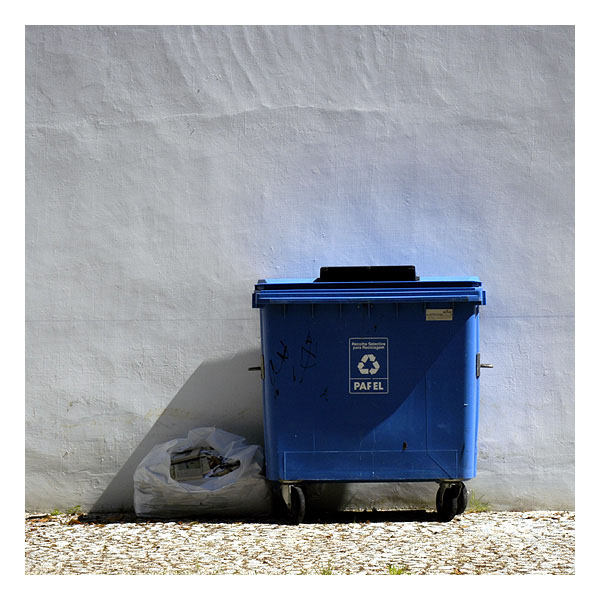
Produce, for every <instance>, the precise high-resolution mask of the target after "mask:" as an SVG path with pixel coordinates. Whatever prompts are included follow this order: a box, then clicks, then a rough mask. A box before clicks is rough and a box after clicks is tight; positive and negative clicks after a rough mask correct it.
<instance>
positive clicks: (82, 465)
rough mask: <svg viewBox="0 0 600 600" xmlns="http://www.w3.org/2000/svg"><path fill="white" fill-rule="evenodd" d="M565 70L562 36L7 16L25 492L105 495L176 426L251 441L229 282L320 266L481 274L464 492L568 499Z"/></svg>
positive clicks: (349, 496) (60, 498)
mask: <svg viewBox="0 0 600 600" xmlns="http://www.w3.org/2000/svg"><path fill="white" fill-rule="evenodd" d="M573 62H574V29H573V28H571V27H531V28H525V27H247V28H240V27H225V28H217V27H214V28H211V27H193V28H192V27H29V28H28V29H27V33H26V69H27V72H26V95H27V123H26V137H27V152H26V175H27V183H26V186H27V188H26V190H27V202H26V211H27V213H26V229H27V231H26V235H27V240H26V243H27V245H26V259H27V264H26V280H27V290H26V303H27V306H26V311H27V328H26V332H27V339H26V349H27V357H26V358H27V361H26V371H27V383H26V394H27V402H26V469H27V475H26V504H27V508H28V509H30V510H40V509H41V510H46V509H51V508H54V507H59V508H64V507H68V506H73V505H76V504H80V505H81V506H82V507H83V508H84V509H95V510H109V509H120V508H124V509H128V508H129V509H130V508H131V506H132V475H133V471H134V469H135V467H136V466H137V464H138V462H139V461H140V460H141V458H142V457H143V456H144V455H145V454H146V453H147V452H148V450H149V449H150V448H151V447H152V446H153V445H154V444H156V443H159V442H162V441H165V440H168V439H172V438H174V437H178V436H180V435H183V434H185V433H186V432H187V431H188V429H190V428H191V427H196V426H202V425H214V426H217V427H220V428H223V429H226V430H229V431H232V432H235V433H238V434H241V435H245V436H246V437H247V439H248V440H249V441H250V442H252V443H262V408H261V391H260V379H259V377H258V376H257V374H256V373H249V372H248V371H247V370H246V369H247V367H249V366H253V365H256V364H258V362H257V361H258V356H259V329H258V311H256V310H253V309H252V308H251V298H250V295H251V292H252V288H253V284H254V283H255V282H256V280H257V279H259V278H261V277H286V276H289V277H313V276H317V274H318V269H319V266H321V265H324V264H415V265H416V266H417V269H418V272H419V273H420V274H421V275H422V276H434V275H456V276H462V275H471V274H472V275H477V276H480V277H481V278H482V280H483V281H484V283H485V288H486V289H487V291H488V300H489V304H488V306H487V307H485V308H484V309H483V310H482V319H481V345H482V357H483V360H484V361H486V362H492V363H494V364H495V369H493V370H491V371H484V372H483V373H482V385H481V413H480V444H479V450H480V455H479V475H478V477H477V478H476V479H475V480H474V481H473V482H471V485H470V487H471V488H472V489H473V490H475V493H476V494H477V495H483V496H484V497H485V499H487V500H488V501H490V502H491V503H492V505H493V506H496V507H499V508H555V509H558V508H572V507H573V504H574V493H573V484H574V482H573V479H574V475H573V471H574V468H573V462H574V393H573V392H574V390H573V387H574V380H573V370H574V334H573V329H574V173H573V171H574V140H573V137H574V123H573V121H574V115H573V102H574V65H573ZM432 486H433V487H432ZM325 493H326V494H330V496H331V497H332V498H335V499H336V501H338V503H339V505H340V506H346V507H370V506H378V507H385V506H397V505H399V506H406V505H418V504H420V503H427V504H428V505H429V506H432V505H433V494H434V493H435V485H434V484H421V485H416V484H410V485H405V486H398V485H374V486H364V485H363V486H362V487H357V486H345V487H344V486H334V487H332V488H329V489H328V490H327V489H326V490H325ZM325 497H327V496H325Z"/></svg>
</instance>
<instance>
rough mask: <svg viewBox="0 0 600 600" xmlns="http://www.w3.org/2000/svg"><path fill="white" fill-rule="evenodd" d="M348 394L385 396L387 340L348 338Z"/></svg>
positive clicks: (387, 371)
mask: <svg viewBox="0 0 600 600" xmlns="http://www.w3.org/2000/svg"><path fill="white" fill-rule="evenodd" d="M348 354H349V361H348V368H349V377H348V379H349V392H350V393H351V394H387V393H388V388H389V370H388V362H389V361H388V338H382V337H378V338H349V340H348Z"/></svg>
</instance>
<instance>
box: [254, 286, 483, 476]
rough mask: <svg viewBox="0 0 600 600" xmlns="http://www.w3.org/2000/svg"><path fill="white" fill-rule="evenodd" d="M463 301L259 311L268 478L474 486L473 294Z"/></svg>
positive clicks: (279, 306) (273, 306) (278, 306)
mask: <svg viewBox="0 0 600 600" xmlns="http://www.w3.org/2000/svg"><path fill="white" fill-rule="evenodd" d="M288 282H289V280H288ZM289 285H290V286H291V287H293V285H294V284H293V282H290V283H289ZM449 287H450V288H451V287H452V286H448V285H446V286H445V289H446V290H447V289H448V288H449ZM451 293H452V294H454V295H456V294H458V295H459V296H460V292H457V291H456V290H453V291H452V292H451ZM464 296H465V295H464V294H463V295H462V296H460V297H464ZM306 297H308V296H306ZM470 297H471V300H463V301H456V302H454V301H447V297H438V298H436V299H435V300H434V301H431V296H429V295H428V296H426V297H425V300H424V301H420V302H416V301H414V300H413V301H411V302H407V301H404V299H403V300H400V301H399V302H394V301H393V298H392V300H390V299H389V298H388V300H387V301H386V302H347V301H346V298H344V299H343V300H342V301H341V302H338V303H335V302H330V301H326V302H322V303H319V302H314V303H312V302H291V303H286V302H265V303H264V304H262V305H261V311H260V312H261V336H262V346H263V356H264V371H265V372H264V382H263V402H264V422H265V459H266V474H267V478H268V479H271V480H279V481H296V480H317V481H427V480H435V479H470V478H472V477H474V476H475V468H476V443H477V439H476V436H477V418H478V392H479V390H478V380H477V378H476V354H477V351H478V318H479V314H478V313H479V308H478V304H480V303H482V302H481V300H482V296H481V295H480V296H479V297H475V296H473V295H472V294H471V296H470ZM483 299H484V298H483Z"/></svg>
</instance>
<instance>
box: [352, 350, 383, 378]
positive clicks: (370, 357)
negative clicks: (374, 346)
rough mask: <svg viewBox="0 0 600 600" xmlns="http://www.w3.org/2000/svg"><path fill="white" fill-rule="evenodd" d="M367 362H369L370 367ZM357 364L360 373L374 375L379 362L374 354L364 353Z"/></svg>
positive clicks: (377, 369)
mask: <svg viewBox="0 0 600 600" xmlns="http://www.w3.org/2000/svg"><path fill="white" fill-rule="evenodd" d="M369 363H371V367H370V368H369ZM357 366H358V370H359V371H360V374H361V375H375V373H377V371H379V363H378V362H377V359H376V358H375V355H374V354H365V355H364V356H363V357H362V358H361V359H360V362H359V363H358V365H357Z"/></svg>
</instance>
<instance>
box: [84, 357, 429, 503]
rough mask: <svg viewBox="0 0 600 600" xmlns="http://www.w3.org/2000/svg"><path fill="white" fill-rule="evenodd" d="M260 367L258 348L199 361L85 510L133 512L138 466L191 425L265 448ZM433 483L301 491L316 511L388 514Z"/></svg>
mask: <svg viewBox="0 0 600 600" xmlns="http://www.w3.org/2000/svg"><path fill="white" fill-rule="evenodd" d="M259 364H260V350H258V349H256V350H252V351H245V352H241V353H239V354H235V355H233V356H231V357H227V358H223V359H220V360H213V361H206V362H203V363H202V364H201V365H200V366H199V367H198V368H197V369H196V370H195V371H194V373H193V374H192V375H191V376H190V378H189V379H188V380H187V381H186V382H185V384H184V385H183V387H182V388H181V389H180V390H179V391H178V392H177V394H175V396H174V398H173V399H172V400H171V402H170V403H169V405H168V406H167V407H166V408H165V409H164V410H163V411H162V412H161V413H160V415H159V416H158V418H157V419H156V421H155V422H154V424H153V425H152V427H151V429H150V430H149V431H148V433H147V434H146V436H145V437H144V439H143V440H142V441H141V442H140V444H139V445H138V446H137V448H136V449H135V450H134V451H133V453H132V454H131V455H130V456H129V458H128V459H127V460H126V462H125V463H124V464H123V466H122V467H121V468H120V469H119V471H118V472H117V474H116V475H115V476H114V478H113V479H112V481H111V482H110V483H109V485H108V486H107V487H106V489H105V490H104V491H103V492H102V494H101V495H100V497H99V498H98V500H96V502H95V503H94V504H93V506H92V507H91V509H90V512H91V513H103V512H132V511H133V474H134V473H135V470H136V468H137V466H138V465H139V463H140V462H141V461H142V459H143V458H144V457H145V456H146V455H147V454H148V452H150V450H151V449H152V448H153V447H154V446H156V445H157V444H161V443H163V442H167V441H169V440H172V439H175V438H181V437H186V436H187V434H188V432H189V430H190V429H193V428H195V427H217V428H219V429H223V430H225V431H229V432H231V433H235V434H237V435H241V436H243V437H245V438H246V440H247V441H248V443H250V444H259V445H260V446H261V447H263V448H264V439H263V419H262V384H261V379H260V374H259V373H258V372H256V371H250V372H249V371H248V368H249V367H253V366H256V365H259ZM432 485H433V484H423V483H421V484H419V483H413V484H406V483H405V484H401V485H398V484H394V483H370V484H367V483H359V484H348V483H345V482H339V483H327V484H323V483H314V484H309V485H308V486H307V490H306V491H307V496H308V499H309V500H310V503H311V505H312V506H313V507H314V508H315V509H317V510H341V509H347V508H350V509H355V510H356V509H358V510H363V509H364V508H372V507H375V506H379V507H380V508H381V507H384V508H387V509H388V510H389V509H390V508H397V507H398V506H404V507H406V506H411V507H419V508H420V507H422V506H423V503H422V501H419V500H422V497H423V495H425V496H426V497H428V496H431V497H432V498H433V497H434V496H435V491H433V492H432V491H431V489H432V488H431V486H432ZM422 488H426V489H425V490H423V489H422ZM430 488H431V489H430ZM424 492H425V494H424Z"/></svg>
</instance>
